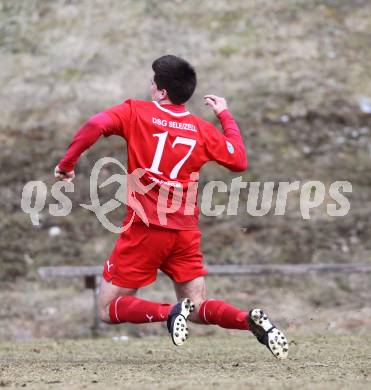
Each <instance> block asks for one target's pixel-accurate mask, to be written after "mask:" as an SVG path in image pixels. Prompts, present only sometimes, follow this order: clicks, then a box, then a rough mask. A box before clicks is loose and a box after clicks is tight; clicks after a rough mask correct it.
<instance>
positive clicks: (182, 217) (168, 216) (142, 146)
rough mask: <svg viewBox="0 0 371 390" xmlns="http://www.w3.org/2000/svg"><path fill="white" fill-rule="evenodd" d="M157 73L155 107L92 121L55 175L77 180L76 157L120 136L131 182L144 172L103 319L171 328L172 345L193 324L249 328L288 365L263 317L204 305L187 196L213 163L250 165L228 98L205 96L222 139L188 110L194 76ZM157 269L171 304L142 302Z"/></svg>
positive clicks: (164, 64) (174, 67)
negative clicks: (171, 294) (167, 282)
mask: <svg viewBox="0 0 371 390" xmlns="http://www.w3.org/2000/svg"><path fill="white" fill-rule="evenodd" d="M152 69H153V72H154V74H153V78H152V80H151V87H150V88H151V97H152V101H141V100H126V101H124V102H123V103H122V104H118V105H116V106H114V107H112V108H109V109H108V110H106V111H104V112H101V113H99V114H97V115H94V116H93V117H91V118H90V119H89V120H88V121H87V122H86V123H85V124H84V125H83V126H82V127H81V129H80V130H79V131H78V132H77V134H76V135H75V137H74V139H73V141H72V143H71V144H70V146H69V148H68V150H67V152H66V154H65V156H64V157H63V159H62V160H61V161H60V162H59V164H58V165H57V167H56V168H55V177H56V178H57V179H59V180H68V181H70V180H73V179H74V177H75V174H74V167H75V164H76V162H77V160H78V158H79V156H80V155H81V154H82V153H83V152H84V151H85V150H86V149H88V148H89V147H90V146H91V145H93V144H94V143H95V142H96V141H97V140H98V139H99V137H100V136H102V135H103V136H105V137H107V136H110V135H118V136H120V137H122V138H124V139H125V141H126V145H127V151H128V173H129V176H130V175H131V174H134V173H135V172H138V171H139V174H138V175H136V179H135V180H136V181H137V183H136V185H137V187H138V186H139V187H141V188H142V189H143V188H144V189H145V190H143V191H137V192H136V193H135V195H134V197H133V199H134V198H135V202H134V201H133V202H132V203H130V201H129V202H128V207H127V211H128V212H127V216H126V219H125V221H124V226H125V229H123V232H122V233H121V235H120V236H119V237H118V239H117V241H116V244H115V247H114V249H113V251H112V253H111V255H110V257H109V258H108V260H107V261H106V262H105V265H104V271H103V279H102V284H101V287H100V292H99V301H98V310H99V317H100V318H101V320H102V321H105V322H107V323H112V324H117V323H123V322H130V323H148V322H159V321H167V326H168V330H169V332H170V334H171V337H172V340H173V342H174V344H175V345H181V344H183V343H184V342H185V341H186V338H187V337H188V328H187V320H190V321H192V322H195V323H198V324H207V325H210V324H215V325H219V326H221V327H223V328H227V329H242V330H249V331H251V332H252V333H253V334H254V335H255V336H256V337H257V339H258V341H259V342H261V343H262V344H264V345H265V346H267V348H268V349H269V350H270V351H271V352H272V353H273V355H274V356H275V357H277V358H286V357H287V353H288V343H287V340H286V338H285V336H284V335H283V334H282V332H280V331H279V330H278V329H277V328H276V327H275V326H274V325H273V324H272V323H271V322H270V320H269V319H268V317H267V315H266V314H265V313H264V312H263V311H262V310H260V309H253V310H250V311H249V312H248V311H245V310H240V309H238V308H236V307H233V306H232V305H230V304H228V303H226V302H224V301H222V300H216V299H207V298H206V286H205V279H204V276H205V274H206V273H207V270H206V269H205V268H204V267H203V264H202V253H201V251H200V240H201V233H200V231H199V229H198V213H199V211H198V208H197V205H195V204H194V205H193V206H194V207H192V202H190V201H189V198H192V196H189V193H190V194H193V199H194V201H195V198H196V197H195V196H194V195H195V190H193V191H192V188H193V189H194V188H195V187H194V185H195V183H197V179H198V172H199V171H200V169H201V167H202V166H203V165H204V164H205V163H206V162H208V161H216V162H217V163H219V164H221V165H223V166H225V167H227V168H228V169H230V170H231V171H235V172H242V171H244V170H246V168H247V158H246V151H245V147H244V144H243V140H242V137H241V134H240V131H239V129H238V126H237V124H236V122H235V120H234V118H233V116H232V114H231V113H230V111H229V110H228V107H227V103H226V100H225V99H224V98H221V97H218V96H215V95H206V96H205V97H204V102H205V104H206V105H208V106H209V107H211V109H212V110H213V111H214V113H215V115H216V116H217V118H218V119H219V121H220V124H221V127H222V128H223V132H221V131H220V130H218V129H217V128H216V127H215V126H213V125H212V124H211V123H208V122H206V121H205V120H203V119H201V118H199V117H197V116H195V115H193V114H191V113H190V112H189V111H187V109H186V107H185V103H186V102H187V101H188V99H189V98H190V97H191V96H192V94H193V92H194V90H195V88H196V73H195V70H194V68H193V67H192V66H191V65H190V64H189V63H188V62H187V61H185V60H184V59H182V58H179V57H177V56H173V55H166V56H162V57H160V58H158V59H156V60H155V61H154V62H153V64H152ZM129 186H130V185H128V187H129ZM134 187H135V186H134ZM138 201H139V203H140V207H139V208H138V207H136V206H135V205H136V204H138V203H136V202H138ZM195 202H196V201H195ZM174 204H175V207H173V206H174ZM190 204H191V206H190ZM140 210H141V211H140ZM159 269H160V270H161V271H162V272H164V273H165V274H167V275H168V276H169V277H170V278H171V280H172V281H173V283H174V288H175V292H176V295H177V298H178V303H176V304H175V305H171V304H168V303H159V302H151V301H146V300H143V299H140V298H138V297H136V292H137V291H138V289H140V288H141V287H144V286H146V285H148V284H150V283H153V282H154V281H155V280H156V276H157V271H158V270H159Z"/></svg>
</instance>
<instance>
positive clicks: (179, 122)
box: [59, 100, 247, 230]
mask: <svg viewBox="0 0 371 390" xmlns="http://www.w3.org/2000/svg"><path fill="white" fill-rule="evenodd" d="M218 118H219V120H220V122H221V125H222V127H223V130H224V134H222V133H221V132H220V130H218V129H217V128H216V127H215V126H214V125H212V124H211V123H209V122H207V121H205V120H203V119H201V118H198V117H197V116H195V115H192V114H191V113H190V112H188V111H186V109H185V106H184V105H173V104H166V105H162V106H161V105H160V104H158V103H157V102H151V101H141V100H126V101H125V102H124V103H122V104H119V105H117V106H114V107H112V108H110V109H108V110H106V111H105V112H104V113H101V114H98V115H96V116H94V117H92V118H91V119H90V120H89V121H88V122H87V123H86V124H85V125H84V126H83V127H82V128H81V129H80V130H79V132H78V133H77V134H76V136H75V138H74V140H73V141H72V143H71V145H70V147H69V149H68V151H67V153H66V155H65V157H64V158H63V159H62V160H61V162H60V163H59V168H60V169H61V170H62V171H66V172H68V171H71V170H72V169H73V167H74V165H75V163H76V161H77V159H78V157H79V156H80V155H81V153H82V152H83V151H84V150H86V149H87V148H88V147H89V146H91V145H92V144H93V143H94V142H96V140H97V139H98V138H99V136H100V135H104V136H109V135H113V134H115V135H119V136H122V137H123V138H124V139H125V140H126V142H127V152H128V153H127V154H128V173H129V174H131V173H132V172H134V171H135V170H137V169H138V168H139V169H140V172H141V173H140V176H138V180H139V182H140V184H141V185H142V186H143V187H145V188H146V191H145V193H144V192H143V191H139V192H136V193H135V198H136V200H137V201H139V202H140V204H141V206H142V209H143V210H144V214H145V217H146V219H147V221H148V223H149V224H154V225H160V226H164V227H166V228H170V229H178V230H195V229H197V228H198V214H199V210H198V207H197V205H196V204H194V207H193V208H192V207H187V204H188V206H189V205H190V203H189V202H190V198H192V199H191V203H192V200H193V203H196V195H197V191H196V190H195V188H196V187H197V179H198V175H197V173H198V172H199V171H200V169H201V167H202V166H203V164H205V163H206V162H208V161H216V162H217V163H219V164H221V165H223V166H225V167H227V168H229V169H230V170H232V171H244V170H245V169H246V168H247V158H246V151H245V148H244V144H243V140H242V137H241V134H240V132H239V129H238V127H237V125H236V122H235V121H234V119H233V117H232V115H231V113H230V112H229V111H228V110H224V111H223V112H222V113H220V114H219V115H218ZM190 188H191V189H193V190H192V191H190ZM192 192H193V194H192ZM190 194H191V195H190ZM187 196H188V198H187ZM187 202H188V203H187ZM174 205H175V206H174ZM133 209H134V210H135V207H134V206H132V205H131V204H130V201H129V203H128V215H127V217H126V220H129V219H131V217H132V215H133ZM140 219H143V218H141V216H140V213H137V214H136V215H135V217H134V221H136V220H140ZM147 221H146V222H147Z"/></svg>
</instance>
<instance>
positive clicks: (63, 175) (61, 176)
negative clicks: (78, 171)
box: [54, 165, 75, 182]
mask: <svg viewBox="0 0 371 390" xmlns="http://www.w3.org/2000/svg"><path fill="white" fill-rule="evenodd" d="M54 177H55V178H56V179H57V180H63V181H68V182H71V181H72V180H73V179H74V178H75V172H74V171H70V172H63V171H61V170H60V169H59V166H58V165H57V166H56V167H55V169H54Z"/></svg>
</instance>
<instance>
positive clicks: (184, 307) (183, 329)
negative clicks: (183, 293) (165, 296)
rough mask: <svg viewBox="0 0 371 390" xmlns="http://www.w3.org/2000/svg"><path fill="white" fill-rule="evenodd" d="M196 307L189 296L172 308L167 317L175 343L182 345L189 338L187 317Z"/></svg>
mask: <svg viewBox="0 0 371 390" xmlns="http://www.w3.org/2000/svg"><path fill="white" fill-rule="evenodd" d="M194 309H195V305H194V303H193V302H192V301H191V300H190V299H189V298H184V299H182V300H180V301H179V302H178V303H177V304H176V305H175V306H174V307H173V308H172V309H171V312H170V314H169V317H168V319H167V328H168V330H169V333H170V335H171V339H172V340H173V343H174V344H175V345H177V346H179V345H182V344H184V343H185V341H186V340H187V338H188V327H187V318H188V317H189V315H190V314H191V313H192V312H193V310H194Z"/></svg>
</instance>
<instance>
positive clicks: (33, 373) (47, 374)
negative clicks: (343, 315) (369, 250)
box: [0, 334, 371, 390]
mask: <svg viewBox="0 0 371 390" xmlns="http://www.w3.org/2000/svg"><path fill="white" fill-rule="evenodd" d="M0 367H1V368H0V387H26V388H28V389H30V388H31V389H49V388H53V389H67V388H68V389H86V388H88V389H103V388H104V389H118V388H120V389H149V388H151V389H153V388H159V389H185V388H206V389H207V388H223V389H225V388H228V389H246V388H252V389H254V388H258V386H259V390H261V389H272V388H275V389H276V388H282V389H288V388H292V389H296V388H299V387H300V388H301V389H313V388H316V389H318V388H319V389H348V388H351V387H354V388H357V389H371V335H370V334H369V335H365V336H346V335H342V336H338V335H328V334H326V335H317V336H299V335H298V336H296V337H293V336H291V355H290V358H289V359H288V360H286V361H283V362H281V361H277V360H275V359H274V358H273V356H271V355H270V354H269V353H268V351H267V350H265V347H263V346H261V345H260V344H258V343H257V342H256V341H255V340H254V339H253V338H252V337H248V336H246V335H237V336H234V335H233V336H229V337H219V336H218V337H194V338H193V339H191V340H190V341H189V342H188V343H187V344H186V345H184V346H183V347H180V348H175V347H173V346H172V344H171V343H170V341H169V340H168V339H165V338H163V337H148V338H145V339H130V340H128V341H114V340H110V339H97V340H62V341H35V342H18V343H1V344H0Z"/></svg>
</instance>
